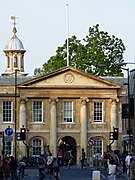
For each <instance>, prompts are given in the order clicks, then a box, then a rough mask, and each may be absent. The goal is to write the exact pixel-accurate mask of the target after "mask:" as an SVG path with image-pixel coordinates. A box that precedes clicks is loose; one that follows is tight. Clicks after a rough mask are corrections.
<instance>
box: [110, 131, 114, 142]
mask: <svg viewBox="0 0 135 180" xmlns="http://www.w3.org/2000/svg"><path fill="white" fill-rule="evenodd" d="M109 137H110V140H113V139H114V137H113V132H110V134H109Z"/></svg>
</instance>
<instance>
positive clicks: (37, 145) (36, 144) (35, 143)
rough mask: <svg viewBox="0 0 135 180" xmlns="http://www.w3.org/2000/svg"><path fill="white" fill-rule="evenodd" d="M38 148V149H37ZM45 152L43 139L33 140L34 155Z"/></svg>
mask: <svg viewBox="0 0 135 180" xmlns="http://www.w3.org/2000/svg"><path fill="white" fill-rule="evenodd" d="M36 148H38V150H36ZM42 153H43V140H41V139H40V138H35V139H33V140H32V155H33V156H39V155H41V154H42Z"/></svg>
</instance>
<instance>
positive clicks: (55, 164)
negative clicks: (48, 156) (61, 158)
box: [52, 157, 60, 180]
mask: <svg viewBox="0 0 135 180" xmlns="http://www.w3.org/2000/svg"><path fill="white" fill-rule="evenodd" d="M52 168H53V172H54V177H56V180H59V179H60V166H59V162H58V159H57V158H56V157H54V159H53V162H52Z"/></svg>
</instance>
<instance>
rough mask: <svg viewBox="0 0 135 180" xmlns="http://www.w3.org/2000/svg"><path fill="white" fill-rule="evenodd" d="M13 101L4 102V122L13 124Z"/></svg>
mask: <svg viewBox="0 0 135 180" xmlns="http://www.w3.org/2000/svg"><path fill="white" fill-rule="evenodd" d="M11 108H12V107H11V101H3V113H2V114H3V122H11V118H12V109H11Z"/></svg>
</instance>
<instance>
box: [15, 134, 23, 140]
mask: <svg viewBox="0 0 135 180" xmlns="http://www.w3.org/2000/svg"><path fill="white" fill-rule="evenodd" d="M16 140H17V141H21V140H22V139H21V133H16Z"/></svg>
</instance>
